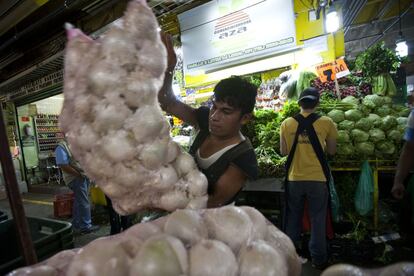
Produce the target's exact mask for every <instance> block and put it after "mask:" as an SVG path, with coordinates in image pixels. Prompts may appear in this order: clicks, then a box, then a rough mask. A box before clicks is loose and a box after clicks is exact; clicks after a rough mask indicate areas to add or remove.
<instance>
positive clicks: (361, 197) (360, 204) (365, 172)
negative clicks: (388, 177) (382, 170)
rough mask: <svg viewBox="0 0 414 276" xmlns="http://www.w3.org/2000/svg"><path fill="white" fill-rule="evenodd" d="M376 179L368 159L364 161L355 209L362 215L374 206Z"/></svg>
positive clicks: (356, 193)
mask: <svg viewBox="0 0 414 276" xmlns="http://www.w3.org/2000/svg"><path fill="white" fill-rule="evenodd" d="M373 193H374V179H373V178H372V170H371V167H370V165H369V163H368V161H364V163H362V168H361V175H360V176H359V182H358V187H357V189H356V192H355V209H356V211H357V212H358V214H360V215H361V216H365V215H367V214H368V213H369V212H370V211H371V210H372V208H373Z"/></svg>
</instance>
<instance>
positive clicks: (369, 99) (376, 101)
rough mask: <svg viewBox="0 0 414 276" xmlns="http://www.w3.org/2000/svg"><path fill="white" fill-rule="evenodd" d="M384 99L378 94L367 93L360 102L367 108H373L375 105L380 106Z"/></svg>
mask: <svg viewBox="0 0 414 276" xmlns="http://www.w3.org/2000/svg"><path fill="white" fill-rule="evenodd" d="M383 103H384V99H383V97H381V96H378V95H375V94H374V95H368V96H365V98H363V99H362V104H363V105H364V106H366V107H368V108H371V109H374V108H376V107H380V106H382V104H383Z"/></svg>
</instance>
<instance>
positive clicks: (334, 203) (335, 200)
mask: <svg viewBox="0 0 414 276" xmlns="http://www.w3.org/2000/svg"><path fill="white" fill-rule="evenodd" d="M329 193H330V196H331V211H332V220H333V221H334V222H339V217H340V209H341V204H340V202H339V197H338V194H337V193H336V189H335V182H334V179H333V177H332V174H331V178H330V179H329Z"/></svg>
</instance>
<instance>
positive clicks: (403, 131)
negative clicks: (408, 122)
mask: <svg viewBox="0 0 414 276" xmlns="http://www.w3.org/2000/svg"><path fill="white" fill-rule="evenodd" d="M406 128H407V126H403V125H398V126H397V130H398V131H399V132H401V133H405V129H406Z"/></svg>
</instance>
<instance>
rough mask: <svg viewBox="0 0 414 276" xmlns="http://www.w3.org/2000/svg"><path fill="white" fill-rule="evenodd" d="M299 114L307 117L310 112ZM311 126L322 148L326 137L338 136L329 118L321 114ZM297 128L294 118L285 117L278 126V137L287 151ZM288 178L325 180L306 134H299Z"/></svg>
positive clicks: (291, 179)
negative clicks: (284, 144)
mask: <svg viewBox="0 0 414 276" xmlns="http://www.w3.org/2000/svg"><path fill="white" fill-rule="evenodd" d="M301 114H302V115H303V116H304V117H307V116H309V114H310V113H301ZM313 127H314V128H315V132H316V134H317V135H318V138H319V142H320V143H321V145H322V148H323V149H324V150H325V149H326V140H327V139H336V138H337V137H338V131H337V129H336V127H335V124H334V122H333V121H332V120H331V118H328V117H326V116H322V117H320V118H319V119H318V120H316V121H315V122H314V123H313ZM297 128H298V122H297V121H296V120H295V119H294V118H288V119H286V120H285V121H283V123H282V125H281V127H280V137H283V138H284V139H285V141H286V144H287V149H288V151H290V150H291V148H292V145H293V141H294V140H295V134H296V130H297ZM288 180H289V181H326V178H325V175H324V174H323V171H322V166H321V164H320V163H319V160H318V158H317V157H316V153H315V151H314V150H313V148H312V145H311V143H310V142H309V139H308V137H307V136H304V135H299V138H298V144H297V146H296V151H295V155H294V157H293V160H292V165H291V166H290V169H289V177H288Z"/></svg>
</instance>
